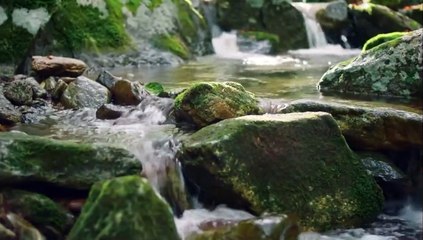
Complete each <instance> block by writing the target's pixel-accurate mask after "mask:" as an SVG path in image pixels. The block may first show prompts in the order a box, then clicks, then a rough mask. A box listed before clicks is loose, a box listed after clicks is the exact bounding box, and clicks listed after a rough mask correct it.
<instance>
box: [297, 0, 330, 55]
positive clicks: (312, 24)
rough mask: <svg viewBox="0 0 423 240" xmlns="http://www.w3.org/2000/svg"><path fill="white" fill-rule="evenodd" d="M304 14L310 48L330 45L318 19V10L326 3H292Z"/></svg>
mask: <svg viewBox="0 0 423 240" xmlns="http://www.w3.org/2000/svg"><path fill="white" fill-rule="evenodd" d="M292 5H293V6H294V7H295V8H297V9H298V10H299V11H300V12H301V13H302V15H303V18H304V25H305V28H306V31H307V39H308V44H309V46H310V48H320V47H325V46H326V45H328V42H327V41H326V37H325V33H324V32H323V30H322V27H321V26H320V24H319V23H318V22H317V21H316V12H317V11H318V10H320V9H322V8H324V7H326V5H327V4H326V3H313V4H310V3H292Z"/></svg>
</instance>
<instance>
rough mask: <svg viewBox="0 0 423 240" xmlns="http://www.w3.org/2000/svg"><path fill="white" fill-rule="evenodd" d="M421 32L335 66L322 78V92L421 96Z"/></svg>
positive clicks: (414, 32) (418, 31) (320, 83)
mask: <svg viewBox="0 0 423 240" xmlns="http://www.w3.org/2000/svg"><path fill="white" fill-rule="evenodd" d="M422 33H423V29H420V30H417V31H413V32H410V33H409V34H406V35H404V36H403V37H401V38H396V39H394V40H391V41H388V42H385V43H383V44H381V45H379V46H377V47H375V48H372V49H370V50H369V51H366V52H364V53H362V54H360V55H359V56H358V57H356V58H354V59H351V60H347V61H344V62H341V63H339V64H337V65H335V66H332V67H331V68H330V69H329V70H328V71H327V72H326V73H325V74H324V75H323V76H322V78H321V79H320V82H319V88H320V91H322V92H340V93H352V94H363V95H382V96H397V97H420V96H421V94H422V93H423V84H422V82H423V78H421V76H420V75H419V74H420V73H421V71H422V69H423V67H422V65H421V56H422V48H421V46H422Z"/></svg>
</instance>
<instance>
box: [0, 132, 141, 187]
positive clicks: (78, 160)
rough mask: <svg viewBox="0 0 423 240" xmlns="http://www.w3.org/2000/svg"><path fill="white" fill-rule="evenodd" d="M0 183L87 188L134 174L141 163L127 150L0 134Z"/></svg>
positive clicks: (23, 135) (139, 168)
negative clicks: (100, 182)
mask: <svg viewBox="0 0 423 240" xmlns="http://www.w3.org/2000/svg"><path fill="white" fill-rule="evenodd" d="M0 153H1V154H0V165H1V166H2V168H1V169H0V182H2V183H3V184H11V183H13V184H17V183H28V182H39V183H50V184H54V185H59V186H65V187H70V188H75V189H88V188H89V187H90V186H91V185H92V184H93V183H94V182H96V181H99V180H104V179H109V178H112V177H116V176H122V175H128V174H136V173H139V172H140V171H141V163H140V162H139V160H137V159H136V158H135V157H134V156H133V155H132V154H130V153H129V152H128V151H126V150H123V149H120V148H116V147H113V146H108V145H89V144H79V143H75V142H70V141H58V140H52V139H48V138H43V137H36V136H28V135H25V134H22V133H0Z"/></svg>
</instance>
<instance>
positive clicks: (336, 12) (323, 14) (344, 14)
mask: <svg viewBox="0 0 423 240" xmlns="http://www.w3.org/2000/svg"><path fill="white" fill-rule="evenodd" d="M316 20H317V21H318V22H319V23H320V26H321V27H322V29H323V30H324V32H325V33H329V35H332V34H336V33H338V32H340V31H341V29H342V28H343V27H345V26H346V25H347V22H348V4H347V2H345V1H344V0H339V1H333V2H330V3H328V5H327V6H326V7H325V8H323V9H320V10H319V11H317V12H316Z"/></svg>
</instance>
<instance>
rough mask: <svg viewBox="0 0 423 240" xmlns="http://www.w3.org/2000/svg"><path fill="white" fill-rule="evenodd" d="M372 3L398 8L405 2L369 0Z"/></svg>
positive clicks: (401, 0)
mask: <svg viewBox="0 0 423 240" xmlns="http://www.w3.org/2000/svg"><path fill="white" fill-rule="evenodd" d="M369 2H370V3H373V4H378V5H383V6H387V7H389V8H398V7H399V6H400V5H401V4H402V3H403V0H369Z"/></svg>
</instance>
